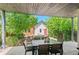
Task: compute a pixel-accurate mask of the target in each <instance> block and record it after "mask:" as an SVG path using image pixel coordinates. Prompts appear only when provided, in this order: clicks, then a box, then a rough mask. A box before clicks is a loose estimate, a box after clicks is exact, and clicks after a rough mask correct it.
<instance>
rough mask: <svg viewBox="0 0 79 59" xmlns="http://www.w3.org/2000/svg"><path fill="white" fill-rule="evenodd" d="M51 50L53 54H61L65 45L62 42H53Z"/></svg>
mask: <svg viewBox="0 0 79 59" xmlns="http://www.w3.org/2000/svg"><path fill="white" fill-rule="evenodd" d="M49 51H50V53H51V54H55V55H56V54H57V53H60V55H62V54H63V46H62V44H52V45H50V48H49Z"/></svg>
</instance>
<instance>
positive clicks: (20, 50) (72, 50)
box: [6, 41, 78, 55]
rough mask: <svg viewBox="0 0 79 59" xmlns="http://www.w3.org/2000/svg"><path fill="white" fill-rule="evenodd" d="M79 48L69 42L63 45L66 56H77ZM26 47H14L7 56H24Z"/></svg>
mask: <svg viewBox="0 0 79 59" xmlns="http://www.w3.org/2000/svg"><path fill="white" fill-rule="evenodd" d="M76 48H77V43H76V42H72V41H68V42H64V43H63V50H64V53H63V54H64V55H77V54H78V50H77V49H76ZM24 53H25V51H24V47H23V46H17V47H13V48H12V49H10V50H9V51H8V53H6V55H24ZM27 55H32V52H27Z"/></svg>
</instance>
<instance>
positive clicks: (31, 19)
mask: <svg viewBox="0 0 79 59" xmlns="http://www.w3.org/2000/svg"><path fill="white" fill-rule="evenodd" d="M35 24H37V19H36V17H35V16H33V15H28V14H21V13H6V31H7V33H11V34H12V33H14V34H17V35H18V34H22V33H23V32H24V31H27V30H28V29H29V28H30V27H32V26H34V25H35Z"/></svg>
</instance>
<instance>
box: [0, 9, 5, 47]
mask: <svg viewBox="0 0 79 59" xmlns="http://www.w3.org/2000/svg"><path fill="white" fill-rule="evenodd" d="M1 17H2V48H5V36H6V31H5V11H4V10H2V11H1Z"/></svg>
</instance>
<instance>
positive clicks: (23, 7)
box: [0, 3, 79, 17]
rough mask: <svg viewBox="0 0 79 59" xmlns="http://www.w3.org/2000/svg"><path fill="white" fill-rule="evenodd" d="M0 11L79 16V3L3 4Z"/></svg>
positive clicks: (0, 5)
mask: <svg viewBox="0 0 79 59" xmlns="http://www.w3.org/2000/svg"><path fill="white" fill-rule="evenodd" d="M0 9H1V10H5V11H10V12H21V13H28V14H33V15H44V16H66V17H72V16H79V4H78V3H14V4H13V3H6V4H5V3H4V4H2V3H1V4H0Z"/></svg>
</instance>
